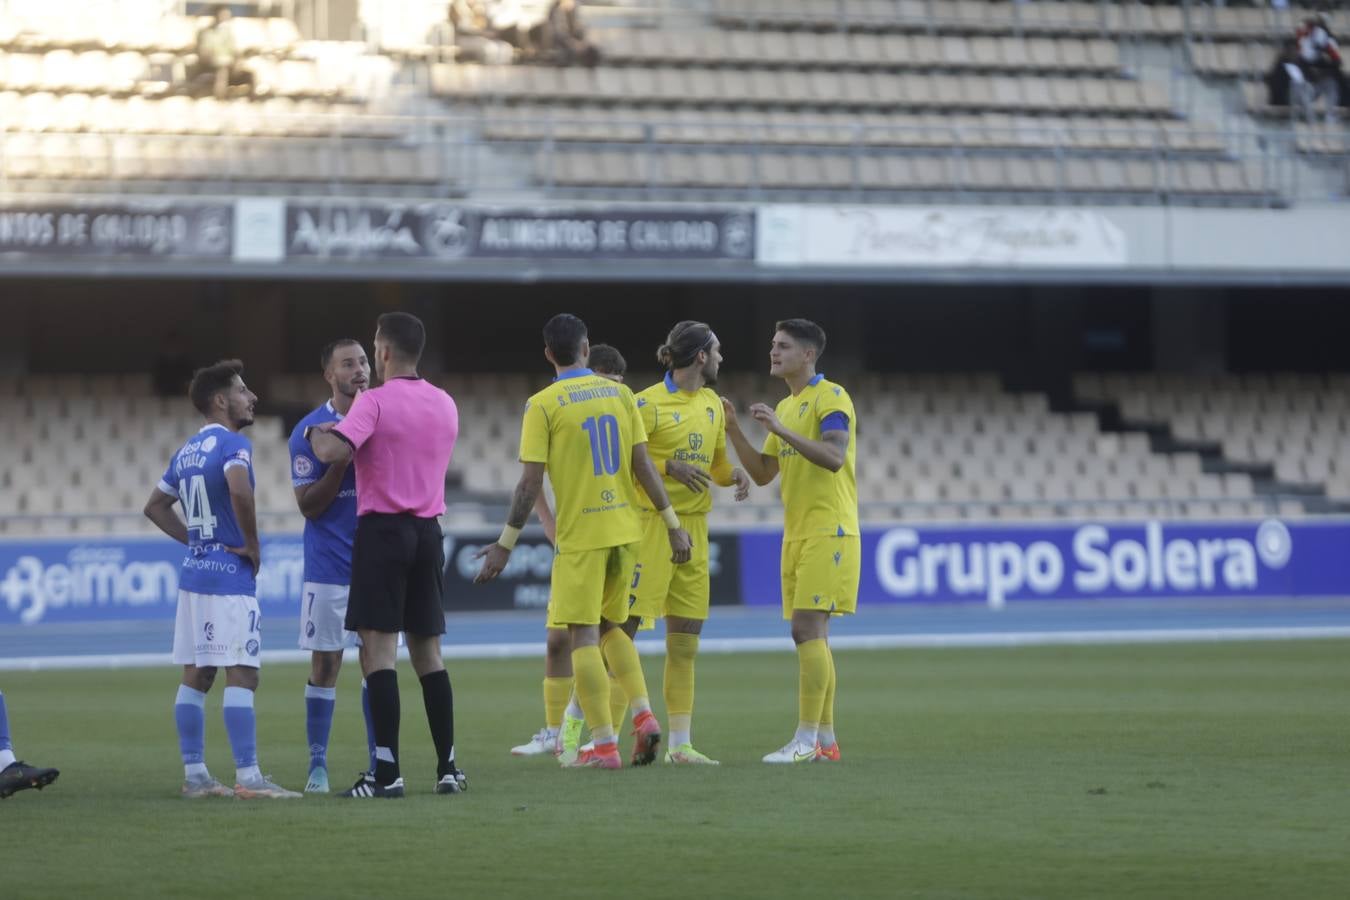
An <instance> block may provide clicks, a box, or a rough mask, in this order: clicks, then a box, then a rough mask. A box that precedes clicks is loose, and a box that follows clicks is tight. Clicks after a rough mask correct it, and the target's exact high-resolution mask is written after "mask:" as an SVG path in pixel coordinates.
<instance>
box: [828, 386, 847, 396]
mask: <svg viewBox="0 0 1350 900" xmlns="http://www.w3.org/2000/svg"><path fill="white" fill-rule="evenodd" d="M830 390H832V391H834V395H835V396H836V397H838V396H839V395H840V394H842V393H844V389H843V388H841V387H839V386H838V385H835V386H834V387H832V388H830Z"/></svg>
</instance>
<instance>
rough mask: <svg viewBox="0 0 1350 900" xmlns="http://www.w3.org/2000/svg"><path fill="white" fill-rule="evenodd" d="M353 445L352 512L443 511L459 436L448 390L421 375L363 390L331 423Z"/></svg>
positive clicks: (419, 514) (424, 514)
mask: <svg viewBox="0 0 1350 900" xmlns="http://www.w3.org/2000/svg"><path fill="white" fill-rule="evenodd" d="M333 431H334V432H335V433H336V434H339V435H341V436H342V437H343V438H345V439H346V440H347V442H348V443H350V444H351V445H352V447H353V448H355V450H356V454H355V462H356V514H357V515H358V516H364V515H366V514H367V513H407V514H409V515H413V516H417V517H418V518H423V519H429V518H433V517H435V516H439V515H440V514H441V513H443V512H445V469H446V466H448V465H449V464H450V454H451V453H452V452H453V451H454V449H455V438H456V437H458V436H459V410H457V409H456V408H455V401H454V400H453V399H451V397H450V395H449V394H447V393H446V392H445V391H443V390H441V389H440V388H438V387H436V386H435V385H433V384H429V383H427V382H425V381H423V380H422V379H421V378H391V379H389V380H388V381H386V382H385V383H384V384H382V385H380V386H379V387H377V388H372V389H371V390H368V391H362V392H361V394H360V395H359V396H358V397H357V398H356V401H355V402H353V403H352V408H351V411H350V412H348V413H347V416H346V418H344V419H343V420H342V421H341V422H339V423H338V424H337V425H336V426H334V428H333Z"/></svg>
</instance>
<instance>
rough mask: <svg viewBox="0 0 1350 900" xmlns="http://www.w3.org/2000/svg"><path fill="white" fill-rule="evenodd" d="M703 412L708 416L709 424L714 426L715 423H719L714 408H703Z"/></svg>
mask: <svg viewBox="0 0 1350 900" xmlns="http://www.w3.org/2000/svg"><path fill="white" fill-rule="evenodd" d="M703 411H704V412H706V413H707V414H708V424H712V423H713V422H716V421H717V413H715V412H713V408H712V407H711V406H705V407H703Z"/></svg>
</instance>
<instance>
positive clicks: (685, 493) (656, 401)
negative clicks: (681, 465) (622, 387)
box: [637, 373, 731, 515]
mask: <svg viewBox="0 0 1350 900" xmlns="http://www.w3.org/2000/svg"><path fill="white" fill-rule="evenodd" d="M637 405H638V412H639V413H640V414H641V415H642V424H643V425H644V426H646V429H647V452H648V453H650V454H651V456H652V462H653V463H655V464H656V470H657V471H658V472H661V473H663V474H664V472H665V470H666V469H665V465H666V461H667V460H670V459H675V460H679V461H680V462H685V463H689V464H690V465H692V466H697V467H698V468H700V469H702V470H703V471H705V472H707V473H709V474H710V475H711V476H712V477H713V480H714V481H715V482H716V483H717V484H720V485H722V486H723V487H725V486H727V485H729V484H731V463H730V462H729V461H728V460H727V423H726V418H725V415H726V414H725V413H724V412H723V411H722V400H721V398H720V397H718V396H717V393H716V392H715V391H713V390H711V389H710V388H702V389H700V390H697V391H694V392H692V393H691V392H689V391H682V390H680V389H679V388H678V387H677V386H676V384H675V380H674V379H673V378H671V376H670V374H669V373H667V374H666V377H665V380H663V381H659V382H657V383H656V384H654V385H652V386H651V387H649V388H647V389H646V390H645V391H642V392H641V393H639V394H638V395H637ZM664 480H665V483H666V493H667V494H669V495H670V503H671V505H672V506H674V507H675V512H677V513H679V514H680V515H689V514H692V513H706V512H707V511H708V510H710V509H712V492H711V491H703V492H701V493H697V494H696V493H694V492H693V491H691V490H689V488H687V487H685V486H684V485H683V484H681V483H680V482H678V481H676V480H675V479H674V478H671V477H670V476H668V475H666V476H664ZM637 496H638V503H640V504H641V505H642V508H643V509H653V508H654V507H653V505H652V503H651V501H650V500H649V499H648V498H647V494H646V492H645V491H643V490H642V488H641V487H639V488H638V495H637Z"/></svg>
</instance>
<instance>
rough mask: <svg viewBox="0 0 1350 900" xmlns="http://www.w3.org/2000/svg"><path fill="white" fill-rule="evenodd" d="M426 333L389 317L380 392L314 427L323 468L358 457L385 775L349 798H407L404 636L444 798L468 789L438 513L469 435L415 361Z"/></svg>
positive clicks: (357, 565)
mask: <svg viewBox="0 0 1350 900" xmlns="http://www.w3.org/2000/svg"><path fill="white" fill-rule="evenodd" d="M425 345H426V329H425V328H424V327H423V325H422V322H421V320H420V319H418V318H417V317H416V316H412V315H409V314H408V313H401V312H394V313H385V314H384V315H382V316H380V317H379V319H378V322H377V326H376V331H375V354H374V363H375V374H376V376H377V377H379V378H380V379H381V380H382V384H381V385H380V387H377V388H374V389H372V390H368V391H363V392H362V393H361V395H360V396H358V397H357V398H356V400H355V401H353V403H352V407H351V410H350V411H349V412H348V413H347V416H346V418H344V419H343V420H342V421H341V422H337V423H324V424H322V425H315V426H311V427H310V428H308V429H307V430H306V435H305V436H306V438H307V439H308V440H309V441H310V445H311V446H312V447H313V448H314V455H315V456H317V457H318V458H319V461H320V462H323V463H334V462H338V461H340V460H346V459H350V458H354V459H355V462H356V513H357V520H356V540H355V543H354V545H353V547H352V575H351V578H352V582H351V595H350V599H349V600H348V605H347V619H346V627H347V629H348V630H349V631H355V632H357V633H358V634H360V636H361V642H362V644H363V645H364V647H365V650H366V652H365V657H364V660H363V665H364V668H365V676H366V687H367V690H368V692H369V696H370V714H371V719H372V722H373V724H374V729H375V771H374V772H368V773H366V774H364V775H362V776H361V778H360V779H358V780H357V782H356V784H355V785H353V786H352V788H351V790H349V791H346V792H344V793H343V794H341V795H340V796H343V797H402V796H403V777H402V775H401V773H400V771H399V756H398V729H399V694H398V675H397V673H396V672H395V669H394V661H395V658H396V654H397V640H398V633H399V632H400V631H401V632H403V633H404V634H405V635H406V636H407V639H408V653H409V655H410V656H411V657H412V664H413V671H415V672H416V673H417V677H418V678H419V679H420V680H421V682H422V699H423V701H424V702H425V705H426V712H427V724H428V725H429V726H430V727H431V738H432V741H433V742H434V743H435V745H436V778H437V783H436V793H438V794H458V793H460V792H462V791H463V790H464V789H465V787H466V782H465V778H464V773H462V772H461V771H460V770H459V768H458V767H457V766H456V765H455V711H454V695H453V694H452V693H451V690H450V676H449V675H447V674H446V671H445V664H444V662H443V661H442V660H441V635H442V634H444V633H445V613H444V612H443V611H442V606H441V590H442V578H443V569H444V565H445V560H444V557H443V551H442V548H441V527H440V523H439V522H438V521H437V517H438V516H439V515H441V513H443V512H445V469H446V466H447V465H448V464H449V462H450V454H451V452H452V451H453V449H454V446H455V438H456V436H457V435H458V433H459V411H458V410H457V409H456V408H455V401H454V400H452V399H451V398H450V395H449V394H447V393H446V392H445V391H443V390H441V389H440V388H438V387H435V386H434V385H431V384H429V383H427V382H425V381H423V380H422V379H421V378H420V377H419V376H418V374H417V363H418V361H419V360H420V359H421V358H422V348H423V347H424V346H425Z"/></svg>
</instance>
